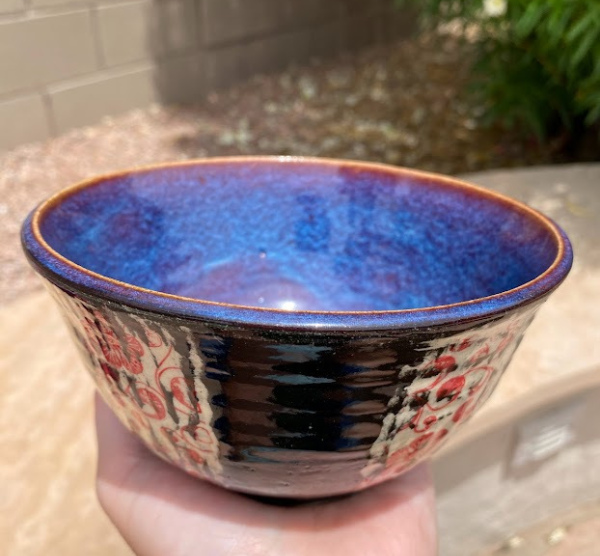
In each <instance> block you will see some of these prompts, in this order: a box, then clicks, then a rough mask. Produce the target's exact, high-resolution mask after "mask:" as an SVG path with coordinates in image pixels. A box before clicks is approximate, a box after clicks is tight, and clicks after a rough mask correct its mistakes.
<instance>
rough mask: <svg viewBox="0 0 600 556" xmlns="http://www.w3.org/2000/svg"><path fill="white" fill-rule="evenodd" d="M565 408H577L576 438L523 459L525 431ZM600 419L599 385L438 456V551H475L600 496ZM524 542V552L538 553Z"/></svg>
mask: <svg viewBox="0 0 600 556" xmlns="http://www.w3.org/2000/svg"><path fill="white" fill-rule="evenodd" d="M565 408H567V409H568V410H569V412H572V413H573V418H572V421H571V423H570V425H569V427H570V429H571V430H570V432H571V434H572V439H571V441H570V442H569V443H568V444H566V445H565V446H563V447H562V448H560V449H559V450H556V451H555V452H553V453H552V454H551V455H549V456H548V457H546V458H543V459H541V460H540V461H538V462H535V463H531V462H530V463H528V464H524V465H518V464H517V463H516V461H515V459H516V458H515V452H516V448H517V445H518V441H519V435H520V431H522V430H523V428H524V427H526V426H527V424H528V423H531V422H534V421H537V420H539V419H540V418H542V419H543V420H545V421H546V422H547V419H548V418H550V419H551V418H552V416H553V415H556V414H558V413H561V412H563V413H564V409H565ZM599 420H600V389H598V388H596V389H592V390H590V391H588V392H585V393H581V394H579V395H575V396H573V397H570V398H568V399H565V400H563V401H562V402H560V403H554V404H551V405H549V406H547V407H539V408H538V409H537V410H535V411H534V412H532V413H531V414H530V415H527V416H526V417H524V418H523V419H522V420H521V421H520V422H517V423H511V424H509V425H504V426H502V427H499V428H497V429H495V430H491V431H488V433H487V434H486V435H485V436H482V437H480V438H477V439H475V440H473V441H472V442H470V443H468V444H466V445H461V446H460V447H458V448H457V449H455V450H450V451H445V452H443V453H442V454H441V455H439V456H438V457H437V458H436V459H435V461H434V465H433V470H434V477H435V484H436V496H437V507H438V522H439V541H440V551H439V552H440V556H477V555H478V554H481V553H482V552H483V551H484V549H486V548H487V549H490V548H491V547H497V546H499V545H502V544H503V541H505V540H507V539H508V538H509V537H511V536H513V535H517V534H520V533H522V532H523V531H525V530H527V529H529V528H530V527H532V526H534V525H536V524H539V523H541V522H544V521H545V520H548V519H550V518H551V517H552V516H555V515H560V514H564V513H566V512H568V511H570V510H573V509H575V508H577V507H579V506H582V505H584V504H587V503H590V502H596V503H598V502H600V431H599V430H598V422H599ZM544 447H547V445H546V446H544ZM526 548H527V547H525V549H524V551H523V552H521V551H519V552H518V554H534V552H533V551H532V552H529V551H527V550H526ZM509 552H510V551H508V550H507V552H506V553H507V554H508V553H509ZM486 553H488V552H487V551H486ZM511 553H512V552H511ZM535 553H536V554H537V552H535ZM598 553H600V550H599V552H598ZM594 554H595V553H594ZM574 556H575V555H574Z"/></svg>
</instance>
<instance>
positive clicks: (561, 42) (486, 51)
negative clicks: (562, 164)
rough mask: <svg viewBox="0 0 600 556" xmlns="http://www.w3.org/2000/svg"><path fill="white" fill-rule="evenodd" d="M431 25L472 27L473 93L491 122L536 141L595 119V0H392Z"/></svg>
mask: <svg viewBox="0 0 600 556" xmlns="http://www.w3.org/2000/svg"><path fill="white" fill-rule="evenodd" d="M397 2H398V3H399V4H410V3H412V4H413V5H416V6H417V7H418V9H420V10H421V16H422V21H423V23H424V24H425V25H426V26H427V27H429V28H436V27H438V26H439V25H440V24H445V23H449V22H454V23H456V22H459V23H461V24H462V25H463V26H464V28H465V29H467V28H469V29H475V30H476V32H475V33H474V36H475V39H474V41H475V44H476V47H477V48H476V53H477V54H476V63H475V66H474V72H473V78H472V85H473V90H474V91H475V92H476V94H477V95H479V96H480V98H481V99H482V100H483V101H484V105H485V107H486V116H487V119H488V121H490V122H502V123H505V124H508V125H510V126H513V127H514V126H520V127H523V126H524V127H526V128H528V129H530V130H531V131H533V132H534V133H535V134H536V135H537V136H538V137H539V138H540V139H543V138H548V137H551V136H554V135H558V134H560V133H564V132H565V131H566V132H569V133H573V132H574V131H577V130H580V129H583V128H584V127H592V126H595V125H596V124H598V122H600V0H397Z"/></svg>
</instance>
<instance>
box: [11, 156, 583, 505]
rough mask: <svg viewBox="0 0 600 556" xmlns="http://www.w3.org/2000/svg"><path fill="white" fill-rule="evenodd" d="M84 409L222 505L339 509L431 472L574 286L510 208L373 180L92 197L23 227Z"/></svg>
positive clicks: (540, 234) (314, 177)
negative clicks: (530, 333)
mask: <svg viewBox="0 0 600 556" xmlns="http://www.w3.org/2000/svg"><path fill="white" fill-rule="evenodd" d="M22 238H23V244H24V248H25V251H26V254H27V256H28V258H29V260H30V262H31V263H32V264H33V266H34V268H35V269H36V270H37V272H39V274H41V275H42V276H43V278H45V280H46V281H47V284H48V286H49V289H50V290H51V292H52V293H53V295H54V297H55V298H56V300H57V302H58V304H59V305H60V307H61V309H62V312H63V313H64V316H65V317H66V320H67V322H68V324H69V327H70V329H71V331H72V333H73V337H74V339H75V342H76V343H77V345H78V346H79V348H80V351H81V353H82V355H83V359H84V361H85V364H86V365H87V368H88V370H89V371H90V372H91V374H92V376H93V378H94V380H95V382H96V384H97V387H98V390H99V391H100V393H101V395H102V396H103V398H104V399H105V400H106V402H107V403H108V405H109V406H110V407H111V408H112V409H113V410H114V412H115V413H116V414H117V415H118V416H119V418H120V419H121V420H122V421H123V423H124V424H125V425H126V426H127V427H128V428H129V429H131V430H132V431H134V432H135V433H136V434H137V435H139V436H140V438H141V439H142V440H143V441H144V442H145V444H146V445H147V446H148V448H149V449H150V450H152V451H153V452H155V453H156V454H157V455H159V456H160V457H162V458H164V459H166V460H167V461H169V462H171V463H172V464H174V465H176V466H178V467H180V468H181V469H183V470H185V471H187V472H188V473H190V474H192V475H195V476H196V477H200V478H203V479H207V480H209V481H212V482H214V483H217V484H219V485H222V486H224V487H226V488H229V489H234V490H237V491H242V492H246V493H252V494H258V495H266V496H271V497H293V498H311V497H322V496H331V495H337V494H342V493H347V492H353V491H357V490H360V489H363V488H365V487H368V486H369V485H373V484H376V483H378V482H381V481H383V480H385V479H388V478H391V477H394V476H397V475H399V474H400V473H402V472H404V471H406V470H407V469H409V468H410V467H412V466H413V465H415V464H416V463H417V462H419V461H422V460H424V459H427V458H429V457H430V456H431V455H432V454H433V453H434V452H435V451H436V450H437V449H438V448H439V447H440V445H441V444H442V443H443V442H444V441H446V439H447V438H448V437H450V435H451V434H452V432H453V430H454V429H455V428H456V427H458V426H460V425H461V424H462V423H463V422H465V421H466V420H467V419H468V418H469V417H470V416H471V415H472V414H473V412H474V411H475V410H476V409H477V408H478V407H479V406H480V405H481V404H482V403H483V402H484V400H485V399H486V398H487V397H488V396H489V395H490V393H491V392H492V390H493V389H494V386H495V385H496V383H497V382H498V379H499V378H500V375H501V374H502V372H503V371H504V369H505V367H506V365H507V363H508V361H509V360H510V358H511V356H512V354H513V352H514V350H515V348H516V346H517V344H518V343H519V340H520V339H521V337H522V335H523V332H524V331H525V328H526V327H527V325H528V324H529V323H530V321H531V319H532V318H533V315H534V313H535V312H536V310H537V309H538V308H539V306H540V304H541V303H542V302H543V301H544V300H545V299H546V298H547V296H548V295H549V294H550V293H551V292H552V291H553V290H554V289H555V288H556V287H557V286H558V284H559V283H560V282H561V281H562V280H563V279H564V278H565V276H566V274H567V273H568V271H569V268H570V265H571V260H572V252H571V247H570V244H569V241H568V239H567V238H566V236H565V234H564V233H563V232H562V231H561V230H560V229H559V228H558V227H557V226H556V225H555V224H554V223H553V222H551V221H550V220H549V219H548V218H546V217H544V216H543V215H541V214H539V213H538V212H536V211H534V210H532V209H531V208H528V207H526V206H524V205H522V204H520V203H518V202H516V201H513V200H510V199H508V198H506V197H503V196H501V195H498V194H496V193H493V192H490V191H486V190H484V189H481V188H479V187H476V186H473V185H469V184H467V183H464V182H462V181H458V180H456V179H451V178H448V177H443V176H439V175H433V174H427V173H422V172H416V171H411V170H406V169H401V168H395V167H391V166H385V165H380V164H369V163H359V162H350V161H335V160H319V159H298V158H289V157H282V158H258V157H257V158H252V157H249V158H231V159H207V160H202V161H197V162H189V163H181V164H171V165H164V166H156V167H151V168H146V169H139V170H133V171H126V172H121V173H116V174H112V175H105V176H101V177H99V178H95V179H92V180H89V181H86V182H84V183H80V184H78V185H75V186H73V187H71V188H69V189H66V190H64V191H62V192H60V193H58V194H57V195H55V196H54V197H52V198H51V199H49V200H48V201H46V202H45V203H43V204H42V205H41V206H39V207H38V208H37V209H36V210H34V211H33V213H32V214H31V215H30V216H29V217H28V218H27V220H26V222H25V224H24V226H23V235H22Z"/></svg>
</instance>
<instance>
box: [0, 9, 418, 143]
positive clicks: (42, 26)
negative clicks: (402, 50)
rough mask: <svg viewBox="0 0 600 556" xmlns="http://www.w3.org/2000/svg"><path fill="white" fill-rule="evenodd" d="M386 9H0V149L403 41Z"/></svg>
mask: <svg viewBox="0 0 600 556" xmlns="http://www.w3.org/2000/svg"><path fill="white" fill-rule="evenodd" d="M413 21H414V20H413V18H411V17H408V16H406V15H403V14H402V13H401V12H398V11H397V10H395V9H394V8H393V2H392V0H133V1H118V0H0V149H3V148H4V149H6V148H10V147H13V146H15V145H18V144H20V143H24V142H28V141H34V140H40V139H46V138H48V137H51V136H53V135H56V134H60V133H62V132H64V131H66V130H68V129H70V128H73V127H78V126H83V125H89V124H93V123H94V122H96V121H98V119H99V118H101V117H102V116H105V115H114V114H118V113H120V112H123V111H126V110H129V109H132V108H135V107H140V106H145V105H148V104H149V103H152V102H165V103H171V102H191V101H194V100H197V99H198V98H201V97H202V95H204V94H206V93H207V92H208V91H210V90H214V89H218V88H222V87H226V86H229V85H232V84H234V83H236V82H238V81H240V80H243V79H245V78H247V77H248V76H250V75H251V74H254V73H257V72H258V73H260V72H272V71H277V70H280V69H283V68H284V67H286V66H287V65H289V64H290V63H292V62H303V61H306V60H307V59H309V58H311V57H313V56H329V55H334V54H336V53H339V52H340V51H342V50H344V49H354V48H360V47H363V46H366V45H369V44H373V43H375V42H378V41H386V40H391V39H395V38H398V37H399V36H401V35H402V34H404V33H406V32H407V30H409V29H411V28H412V26H413V23H412V22H413Z"/></svg>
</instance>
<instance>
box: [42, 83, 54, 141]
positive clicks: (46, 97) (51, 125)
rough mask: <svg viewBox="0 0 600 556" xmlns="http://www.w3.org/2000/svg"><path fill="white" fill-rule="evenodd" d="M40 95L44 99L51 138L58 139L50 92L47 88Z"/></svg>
mask: <svg viewBox="0 0 600 556" xmlns="http://www.w3.org/2000/svg"><path fill="white" fill-rule="evenodd" d="M40 95H41V97H42V103H43V105H44V113H45V114H46V121H47V123H48V130H49V131H50V137H56V136H57V135H58V132H57V131H58V127H57V125H56V118H55V116H54V110H53V109H52V99H51V98H50V95H49V94H48V90H47V89H46V88H45V87H44V88H43V89H42V90H41V91H40Z"/></svg>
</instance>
